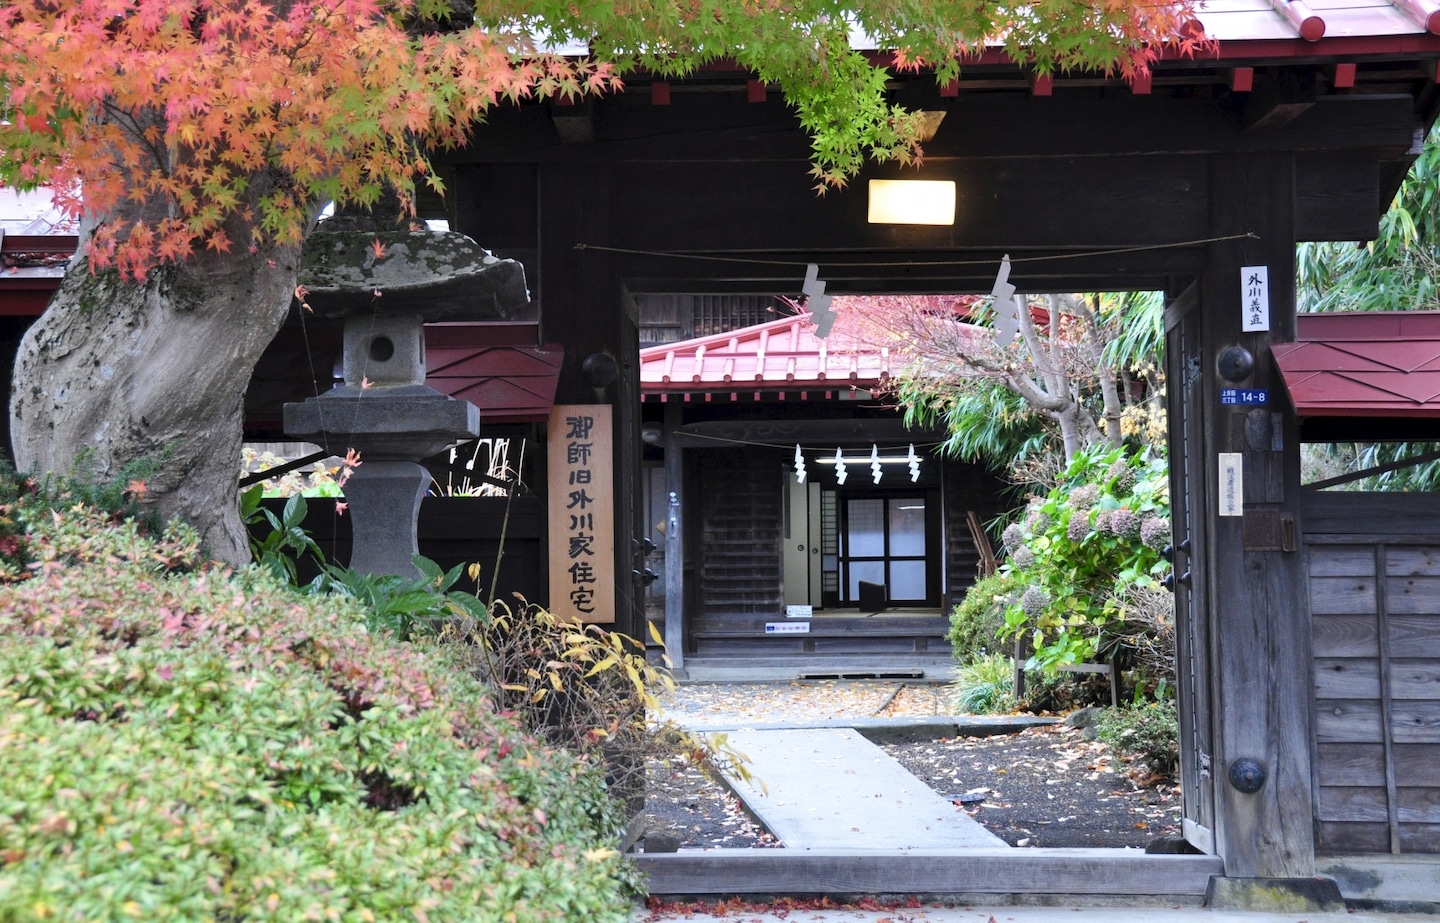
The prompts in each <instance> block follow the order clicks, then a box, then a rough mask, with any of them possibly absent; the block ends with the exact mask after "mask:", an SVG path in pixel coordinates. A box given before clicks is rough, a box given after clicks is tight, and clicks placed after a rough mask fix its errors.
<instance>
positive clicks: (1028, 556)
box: [1010, 545, 1035, 567]
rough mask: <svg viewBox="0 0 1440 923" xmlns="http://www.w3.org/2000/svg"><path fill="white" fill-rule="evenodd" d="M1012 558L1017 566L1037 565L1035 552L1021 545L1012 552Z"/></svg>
mask: <svg viewBox="0 0 1440 923" xmlns="http://www.w3.org/2000/svg"><path fill="white" fill-rule="evenodd" d="M1010 560H1011V561H1012V562H1014V564H1015V566H1016V567H1033V566H1035V552H1033V551H1031V550H1030V549H1029V548H1027V547H1025V546H1024V545H1021V546H1020V547H1019V548H1016V549H1015V550H1014V551H1012V552H1011V553H1010Z"/></svg>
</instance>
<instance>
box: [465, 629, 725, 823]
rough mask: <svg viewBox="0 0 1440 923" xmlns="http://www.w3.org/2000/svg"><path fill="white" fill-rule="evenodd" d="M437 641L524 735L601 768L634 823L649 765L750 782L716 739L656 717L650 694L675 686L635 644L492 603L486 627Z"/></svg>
mask: <svg viewBox="0 0 1440 923" xmlns="http://www.w3.org/2000/svg"><path fill="white" fill-rule="evenodd" d="M651 631H652V633H653V632H654V628H653V626H652V628H651ZM441 638H442V639H444V640H446V641H449V642H451V643H452V644H455V645H456V656H457V657H458V658H459V659H460V660H461V662H463V663H464V664H465V665H466V666H467V668H469V669H470V670H471V671H472V672H474V673H475V674H476V675H477V676H480V677H481V678H482V679H484V680H485V681H486V682H488V683H489V684H490V685H491V686H492V687H493V688H494V689H495V690H496V695H497V697H498V699H499V701H500V704H501V707H502V708H503V709H504V710H505V711H506V712H507V713H510V714H513V715H514V716H515V717H516V719H517V720H519V721H520V722H521V724H522V725H523V726H524V727H525V729H526V730H527V731H529V732H530V733H532V734H534V735H535V736H537V737H539V738H541V739H543V740H545V741H547V742H549V743H551V744H552V745H554V746H558V747H564V748H565V749H567V750H569V751H570V752H572V753H576V754H578V755H580V756H581V757H582V758H584V759H587V760H588V761H590V762H591V763H593V764H594V765H597V766H601V767H603V768H604V770H605V777H606V783H607V785H608V786H609V790H610V792H611V794H612V796H613V797H615V798H616V799H617V800H619V801H620V802H621V803H622V804H623V805H624V807H625V808H626V809H627V810H628V811H629V812H630V814H632V815H633V814H635V813H638V812H639V811H640V809H641V808H643V807H644V800H645V790H644V787H645V764H646V762H647V761H648V760H661V761H668V760H673V759H683V760H688V761H691V762H695V763H697V764H708V765H710V766H713V767H715V768H717V769H722V770H724V771H726V772H728V773H729V774H730V775H731V776H738V777H740V778H742V779H749V778H750V775H749V772H748V771H747V770H746V768H745V765H744V759H743V757H741V756H740V755H739V754H738V753H736V752H735V751H734V750H732V749H731V748H730V747H729V746H728V744H727V742H726V739H725V737H724V735H718V734H714V735H696V734H692V733H691V732H690V731H687V730H685V729H684V728H682V727H680V726H679V725H677V724H675V723H674V722H673V721H669V720H666V719H664V718H663V715H662V709H661V706H660V702H659V699H658V695H659V694H661V693H663V692H669V691H673V690H674V688H675V680H674V678H673V677H672V676H671V675H670V672H669V670H668V669H665V668H663V667H661V666H658V665H656V664H652V663H650V662H649V661H648V660H647V658H646V656H645V645H643V644H642V643H640V642H639V641H636V640H635V639H633V638H630V637H628V636H626V635H623V634H620V633H619V632H614V631H608V630H606V629H605V628H603V627H602V626H600V625H583V624H576V623H572V622H568V621H565V620H563V619H561V618H559V617H558V616H556V615H554V614H553V613H551V612H548V611H546V610H545V609H544V608H542V607H540V606H537V605H534V604H533V603H526V602H524V601H523V600H521V605H520V606H519V607H517V608H516V609H513V610H512V609H511V608H510V607H508V606H506V605H504V604H503V603H500V602H497V603H496V604H495V606H494V608H493V610H492V612H491V613H490V618H488V619H473V618H457V619H452V620H451V621H450V622H449V623H448V624H447V625H446V627H445V629H444V630H443V631H442V633H441ZM654 641H655V642H656V643H657V644H660V643H661V642H660V638H659V637H658V636H656V637H654Z"/></svg>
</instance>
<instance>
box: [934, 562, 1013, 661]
mask: <svg viewBox="0 0 1440 923" xmlns="http://www.w3.org/2000/svg"><path fill="white" fill-rule="evenodd" d="M1019 590H1020V586H1019V584H1017V583H1016V582H1015V578H1014V577H1013V576H1012V575H1010V574H1009V573H1000V572H997V573H994V574H990V575H989V576H986V577H981V578H980V579H979V580H977V581H975V582H974V583H973V584H972V585H971V586H970V589H969V590H967V591H966V592H965V598H964V599H963V600H961V601H960V604H959V605H958V606H956V607H955V608H954V609H953V610H952V611H951V613H950V631H949V635H948V637H949V639H950V650H951V651H952V652H953V653H954V654H955V658H956V660H959V661H960V662H962V663H964V662H965V661H968V660H972V659H975V658H979V657H983V656H985V655H986V654H991V653H999V652H1000V651H1001V649H1002V648H1005V647H1009V646H1010V645H1008V644H1003V643H1002V642H1001V640H1000V637H1001V634H1002V633H1003V632H1004V630H1005V611H1006V610H1007V609H1009V608H1010V604H1011V603H1013V602H1015V601H1016V600H1017V599H1018V598H1019Z"/></svg>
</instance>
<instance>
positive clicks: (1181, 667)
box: [1165, 287, 1215, 854]
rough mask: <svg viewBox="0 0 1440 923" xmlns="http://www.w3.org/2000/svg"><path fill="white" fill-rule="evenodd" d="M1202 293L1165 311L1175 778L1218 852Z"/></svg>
mask: <svg viewBox="0 0 1440 923" xmlns="http://www.w3.org/2000/svg"><path fill="white" fill-rule="evenodd" d="M1200 314H1201V312H1200V310H1199V298H1198V297H1196V290H1195V288H1194V287H1192V288H1191V289H1189V290H1188V291H1187V292H1186V293H1185V294H1183V295H1181V296H1180V297H1179V298H1178V299H1176V300H1175V301H1173V302H1172V303H1171V304H1170V306H1169V308H1168V309H1167V312H1166V344H1165V354H1166V357H1167V359H1166V363H1167V366H1168V368H1167V370H1166V380H1167V381H1169V382H1170V405H1169V415H1170V419H1169V423H1170V504H1171V528H1172V531H1173V537H1172V539H1171V543H1170V545H1171V549H1172V552H1171V562H1172V564H1173V566H1174V579H1173V589H1174V591H1175V673H1176V685H1177V696H1178V699H1179V703H1178V704H1179V717H1180V782H1181V792H1182V797H1183V802H1184V815H1185V816H1184V832H1185V839H1186V840H1188V841H1189V842H1190V843H1191V845H1193V846H1195V847H1196V848H1197V849H1200V850H1202V851H1204V852H1206V853H1210V854H1213V853H1214V852H1215V837H1214V833H1213V831H1214V828H1215V779H1214V774H1213V772H1212V769H1211V755H1212V754H1213V752H1214V747H1213V739H1214V728H1213V724H1212V721H1211V718H1212V714H1213V713H1212V711H1211V709H1210V696H1211V686H1210V677H1211V675H1212V671H1211V669H1210V658H1211V643H1210V626H1209V619H1208V615H1207V613H1208V611H1209V610H1208V609H1207V607H1206V605H1205V602H1206V601H1205V599H1204V594H1205V581H1204V580H1203V579H1201V575H1199V574H1195V573H1193V572H1192V569H1193V566H1194V564H1195V563H1196V562H1197V558H1196V556H1195V555H1194V550H1195V549H1198V548H1204V547H1205V534H1204V528H1205V522H1206V516H1205V510H1204V501H1203V497H1204V493H1203V491H1201V490H1200V485H1199V480H1198V479H1199V478H1201V477H1203V476H1204V473H1203V471H1195V470H1192V466H1193V465H1194V461H1193V460H1194V459H1195V458H1197V457H1199V456H1198V454H1197V453H1196V452H1195V451H1194V449H1195V447H1196V446H1199V445H1200V444H1201V440H1202V438H1203V432H1204V421H1203V416H1202V414H1201V412H1200V400H1201V379H1202V375H1201V368H1200V356H1201V338H1200Z"/></svg>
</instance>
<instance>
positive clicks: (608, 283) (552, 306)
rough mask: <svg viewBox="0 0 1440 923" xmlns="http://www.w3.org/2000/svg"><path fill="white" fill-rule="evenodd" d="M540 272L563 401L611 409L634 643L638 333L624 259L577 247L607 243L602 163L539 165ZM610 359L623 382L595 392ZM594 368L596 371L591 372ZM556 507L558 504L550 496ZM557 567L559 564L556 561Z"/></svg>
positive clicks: (625, 597) (624, 602)
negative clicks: (597, 361) (602, 364)
mask: <svg viewBox="0 0 1440 923" xmlns="http://www.w3.org/2000/svg"><path fill="white" fill-rule="evenodd" d="M537 185H538V198H539V234H538V237H539V257H538V260H537V263H538V265H539V270H540V271H539V273H538V274H537V276H538V278H537V280H536V282H533V283H532V285H535V286H536V288H537V289H538V291H537V292H535V293H534V294H538V296H539V301H540V327H541V330H542V332H543V339H544V340H546V341H548V342H558V343H564V344H565V361H564V365H563V366H562V367H561V371H560V379H559V382H558V384H557V387H556V393H555V401H556V403H557V404H590V403H597V404H598V403H604V404H609V405H611V407H612V408H614V420H615V434H614V437H615V454H614V458H613V461H612V463H611V465H610V466H609V473H610V475H611V477H612V478H613V480H614V491H615V586H614V592H615V624H614V625H613V626H608V627H611V628H613V629H614V630H616V631H619V632H622V633H624V634H627V635H629V636H630V637H632V638H637V639H642V640H643V639H644V638H645V636H646V629H645V624H644V621H645V613H644V605H643V602H642V593H643V590H642V588H641V587H640V586H639V584H638V582H637V581H636V579H635V571H636V569H637V565H638V562H639V557H638V555H637V550H636V546H635V542H634V540H635V538H636V537H637V536H640V535H644V534H645V531H644V526H643V523H642V519H643V517H642V515H641V504H639V503H638V502H637V498H638V497H639V496H640V491H641V473H640V462H639V452H640V409H639V408H640V371H639V368H638V367H637V363H638V351H639V334H638V332H637V327H636V323H635V318H634V317H633V316H632V315H631V314H630V312H629V310H628V309H629V307H630V305H629V299H628V298H627V297H625V293H624V288H623V284H622V280H621V276H620V266H619V263H618V259H619V258H618V257H616V256H615V255H613V254H610V253H607V252H605V251H603V250H576V249H575V247H576V245H577V244H591V245H599V246H605V245H606V244H608V243H609V242H610V236H611V233H610V225H611V221H612V217H613V211H612V209H611V205H612V200H611V197H612V195H613V182H612V177H611V171H610V168H609V167H607V166H605V165H601V164H595V163H580V164H542V165H540V166H539V168H538V184H537ZM592 356H594V357H602V356H604V357H609V359H610V360H613V362H614V366H613V370H614V372H615V375H616V377H615V378H614V380H613V381H611V382H610V383H608V384H605V385H604V386H602V387H595V384H594V381H595V378H594V374H593V372H589V371H587V369H586V365H585V361H586V359H587V358H590V357H592ZM592 367H593V366H592ZM552 502H553V498H552ZM550 566H551V567H555V566H556V562H553V561H552V562H550Z"/></svg>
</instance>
